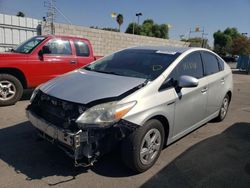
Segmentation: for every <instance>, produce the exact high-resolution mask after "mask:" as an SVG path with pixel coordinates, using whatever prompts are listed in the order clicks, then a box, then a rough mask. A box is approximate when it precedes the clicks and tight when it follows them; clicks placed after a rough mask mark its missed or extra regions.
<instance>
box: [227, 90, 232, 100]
mask: <svg viewBox="0 0 250 188" xmlns="http://www.w3.org/2000/svg"><path fill="white" fill-rule="evenodd" d="M227 95H228V96H229V102H231V100H232V91H231V90H229V91H228V92H227Z"/></svg>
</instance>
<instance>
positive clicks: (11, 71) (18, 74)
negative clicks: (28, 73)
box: [0, 68, 27, 89]
mask: <svg viewBox="0 0 250 188" xmlns="http://www.w3.org/2000/svg"><path fill="white" fill-rule="evenodd" d="M0 74H10V75H12V76H15V77H16V78H17V79H18V80H19V81H20V82H21V84H22V86H23V88H24V89H26V88H27V80H26V77H25V75H24V73H23V72H22V71H21V70H19V69H17V68H0Z"/></svg>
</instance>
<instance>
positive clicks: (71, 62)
mask: <svg viewBox="0 0 250 188" xmlns="http://www.w3.org/2000/svg"><path fill="white" fill-rule="evenodd" d="M76 63H77V62H76V61H74V60H70V61H69V64H76Z"/></svg>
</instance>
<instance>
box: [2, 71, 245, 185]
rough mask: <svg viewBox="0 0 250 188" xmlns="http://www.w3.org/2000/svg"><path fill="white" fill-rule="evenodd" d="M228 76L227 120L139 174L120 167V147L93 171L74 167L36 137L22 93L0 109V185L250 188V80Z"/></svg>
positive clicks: (187, 139) (196, 134) (171, 150)
mask: <svg viewBox="0 0 250 188" xmlns="http://www.w3.org/2000/svg"><path fill="white" fill-rule="evenodd" d="M233 76H234V94H233V99H232V102H231V106H230V110H229V112H228V115H227V117H226V119H225V120H224V121H223V122H221V123H215V122H210V123H207V124H206V125H204V126H202V127H201V128H199V129H197V130H195V131H194V132H192V133H191V134H189V135H187V136H185V137H184V138H183V139H181V140H179V141H177V142H175V143H174V144H172V145H170V146H168V147H167V148H165V149H164V150H163V152H162V154H161V156H160V158H159V160H158V161H157V163H156V165H154V166H153V168H151V169H150V170H148V171H147V172H145V173H142V174H139V175H135V174H133V173H132V172H131V171H130V170H128V169H127V168H126V167H125V166H124V165H123V164H122V162H121V159H120V155H119V149H116V150H115V151H113V152H112V153H110V154H108V155H106V156H104V157H103V158H101V159H100V161H99V162H97V163H96V164H95V165H94V166H93V167H90V168H82V167H80V168H74V166H73V161H72V160H71V159H69V158H68V157H67V156H66V155H65V154H64V152H62V151H61V150H59V149H57V147H55V146H53V145H51V144H50V143H47V141H43V140H41V139H38V138H37V136H36V134H35V133H36V132H35V129H34V128H33V127H32V126H31V125H30V123H29V122H28V121H27V118H26V117H25V108H26V106H27V105H28V104H29V101H28V98H29V97H30V94H31V91H26V92H25V94H24V96H23V99H22V101H20V102H18V103H17V104H16V105H14V106H9V107H0V118H1V119H0V143H1V144H0V187H51V186H52V187H119V188H121V187H140V186H143V187H153V186H155V187H250V76H249V75H245V74H242V73H239V72H235V73H234V75H233Z"/></svg>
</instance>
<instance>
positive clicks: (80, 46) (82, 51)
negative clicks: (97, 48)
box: [74, 40, 89, 57]
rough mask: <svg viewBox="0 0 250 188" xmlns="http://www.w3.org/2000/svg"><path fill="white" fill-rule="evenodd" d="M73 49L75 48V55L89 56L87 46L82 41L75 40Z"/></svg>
mask: <svg viewBox="0 0 250 188" xmlns="http://www.w3.org/2000/svg"><path fill="white" fill-rule="evenodd" d="M74 45H75V49H76V55H77V56H83V57H88V56H89V46H88V44H86V43H85V42H83V41H80V40H77V41H74Z"/></svg>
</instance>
